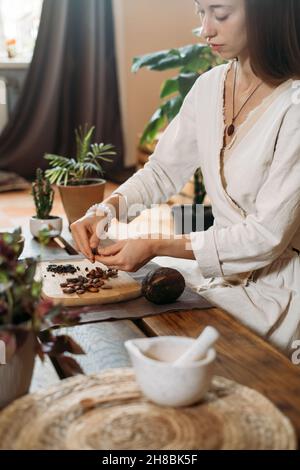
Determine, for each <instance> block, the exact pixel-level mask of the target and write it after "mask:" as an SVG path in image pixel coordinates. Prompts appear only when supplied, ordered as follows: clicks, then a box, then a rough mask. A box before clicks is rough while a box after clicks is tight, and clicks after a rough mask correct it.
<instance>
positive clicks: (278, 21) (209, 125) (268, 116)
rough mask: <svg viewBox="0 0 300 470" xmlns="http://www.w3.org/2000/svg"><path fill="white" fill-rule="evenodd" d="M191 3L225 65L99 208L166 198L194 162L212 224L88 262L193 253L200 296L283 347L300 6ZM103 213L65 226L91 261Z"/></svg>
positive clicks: (275, 1) (200, 83) (293, 317)
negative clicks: (201, 178)
mask: <svg viewBox="0 0 300 470" xmlns="http://www.w3.org/2000/svg"><path fill="white" fill-rule="evenodd" d="M196 3H197V6H198V8H199V13H200V15H201V19H202V33H203V36H204V37H205V38H206V40H207V42H208V44H210V45H211V47H212V48H213V49H214V50H215V51H216V52H218V53H219V54H220V55H221V57H222V58H223V59H226V60H228V63H227V64H226V65H221V66H219V67H215V68H214V69H213V70H211V71H209V72H208V73H206V74H204V75H202V76H201V77H200V78H199V79H198V80H197V82H196V84H195V85H194V87H193V88H192V90H191V91H190V93H189V94H188V96H187V97H186V99H185V102H184V104H183V106H182V108H181V111H180V113H179V115H178V116H177V117H176V118H175V119H174V120H173V121H172V123H171V124H170V125H169V127H168V128H167V130H166V131H165V133H164V135H163V137H162V138H161V140H160V142H159V144H158V145H157V148H156V150H155V152H154V154H153V155H152V157H151V158H150V160H149V163H148V164H146V165H145V167H144V169H142V170H140V171H139V172H137V173H136V174H135V175H134V176H133V177H132V178H130V179H129V180H128V181H127V182H126V183H125V184H123V185H122V186H121V187H120V188H119V189H118V190H117V191H116V192H115V193H113V195H112V196H111V197H110V198H108V199H107V200H106V201H105V203H106V204H110V205H111V206H112V207H113V208H115V210H116V214H117V217H119V216H120V214H119V208H120V207H121V202H122V203H124V201H125V200H126V203H127V207H129V208H130V207H131V206H132V205H133V204H134V203H142V204H145V205H146V206H148V207H149V206H150V205H151V204H154V203H160V202H164V201H166V200H167V199H168V198H169V197H170V196H171V195H173V194H176V193H178V192H179V190H180V189H181V188H182V187H183V186H184V184H185V183H186V182H187V181H188V180H189V178H190V177H191V176H192V175H193V173H194V171H195V170H196V168H198V167H199V166H200V167H201V169H202V173H203V175H204V180H205V186H206V190H207V193H208V195H209V198H210V200H211V203H212V208H213V213H214V216H215V223H214V226H213V227H211V228H210V229H209V230H207V231H205V232H198V233H191V234H190V235H188V236H183V237H181V238H176V239H172V240H153V239H147V240H145V239H139V240H123V241H119V242H117V243H116V244H114V245H113V246H112V247H109V248H106V249H99V255H98V256H96V260H98V261H100V262H103V263H105V264H106V265H107V266H115V267H118V268H119V269H122V270H125V271H134V270H136V269H138V268H139V267H141V266H142V265H143V264H145V263H146V262H147V261H148V260H150V259H151V258H153V257H154V256H170V257H174V258H186V259H190V260H196V262H194V265H196V269H195V270H194V271H193V276H194V284H197V286H198V289H197V290H198V292H201V295H203V296H204V297H205V298H207V299H208V300H209V301H211V303H212V304H214V305H216V306H219V307H221V308H223V309H225V310H226V311H228V312H230V313H231V314H232V315H234V316H235V317H237V318H238V319H239V320H241V321H242V322H243V323H245V324H246V325H247V326H249V327H250V328H252V329H254V330H255V331H256V332H258V333H259V334H261V335H263V336H264V337H266V338H268V339H269V340H270V341H272V342H273V343H275V344H276V345H277V346H278V347H280V348H282V349H283V350H286V351H287V350H289V348H292V347H293V342H294V340H297V339H300V257H299V251H300V105H299V102H300V100H299V90H298V85H300V83H299V82H297V80H298V79H299V77H300V29H299V27H298V26H299V24H300V2H299V1H294V0H264V1H263V2H262V1H261V0H218V2H215V1H214V0H197V2H196ZM216 3H217V5H216ZM107 214H109V210H108V209H107V206H106V205H104V206H103V205H100V206H99V208H98V212H97V211H96V209H95V208H92V209H91V210H90V211H88V213H87V215H86V216H85V217H83V218H82V219H80V220H79V221H77V222H76V223H75V224H73V225H72V232H73V236H74V239H75V241H76V243H77V246H78V248H79V249H80V250H81V251H82V253H84V254H85V256H87V257H88V258H90V259H92V258H93V255H92V250H91V249H92V248H93V247H95V246H97V245H98V243H99V239H98V238H97V232H96V227H97V224H99V222H101V223H102V226H103V225H104V224H105V223H106V221H107ZM98 236H99V232H98ZM187 241H189V242H190V246H191V248H192V249H190V250H189V249H187Z"/></svg>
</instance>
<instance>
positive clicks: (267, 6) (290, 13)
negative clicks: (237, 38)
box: [245, 0, 300, 85]
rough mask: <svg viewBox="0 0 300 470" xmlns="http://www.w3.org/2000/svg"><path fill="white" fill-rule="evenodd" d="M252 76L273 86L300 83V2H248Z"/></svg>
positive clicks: (286, 0)
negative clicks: (287, 82) (299, 81)
mask: <svg viewBox="0 0 300 470" xmlns="http://www.w3.org/2000/svg"><path fill="white" fill-rule="evenodd" d="M245 6H246V23H247V33H248V47H249V52H250V62H251V66H252V70H253V72H254V73H255V74H256V75H257V76H258V77H259V78H261V79H262V80H263V81H264V82H266V83H268V84H270V85H279V84H280V83H282V82H284V81H286V80H288V79H290V78H292V79H300V0H245Z"/></svg>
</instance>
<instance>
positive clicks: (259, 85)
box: [227, 61, 263, 137]
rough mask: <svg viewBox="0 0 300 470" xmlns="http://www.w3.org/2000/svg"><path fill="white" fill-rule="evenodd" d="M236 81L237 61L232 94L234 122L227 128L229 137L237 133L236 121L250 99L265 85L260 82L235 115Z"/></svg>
mask: <svg viewBox="0 0 300 470" xmlns="http://www.w3.org/2000/svg"><path fill="white" fill-rule="evenodd" d="M236 81H237V61H235V73H234V83H233V93H232V120H231V124H230V125H229V126H227V135H228V136H229V137H231V136H232V135H233V134H234V133H235V124H234V122H235V120H236V119H237V118H238V116H239V115H240V113H241V111H242V110H243V109H244V107H245V106H246V104H247V103H248V101H249V100H250V98H251V97H252V96H253V95H254V93H255V92H256V91H257V90H258V89H259V87H261V85H262V84H263V82H260V83H259V84H258V85H257V86H256V87H255V88H254V90H253V91H252V92H251V93H250V95H249V96H248V98H247V99H246V100H245V102H244V103H243V105H242V107H241V108H240V110H239V111H238V113H237V114H236V115H235V114H234V113H235V109H234V98H235V89H236Z"/></svg>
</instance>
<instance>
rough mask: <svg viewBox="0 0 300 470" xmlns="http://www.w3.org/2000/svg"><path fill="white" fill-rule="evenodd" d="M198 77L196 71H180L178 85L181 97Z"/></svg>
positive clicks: (183, 96) (184, 95)
mask: <svg viewBox="0 0 300 470" xmlns="http://www.w3.org/2000/svg"><path fill="white" fill-rule="evenodd" d="M198 78H199V74H198V73H181V74H180V75H179V77H178V87H179V92H180V95H181V97H182V98H185V97H186V95H187V94H188V93H189V91H190V90H191V88H192V86H193V85H194V83H195V82H196V80H197V79H198Z"/></svg>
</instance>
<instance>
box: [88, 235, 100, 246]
mask: <svg viewBox="0 0 300 470" xmlns="http://www.w3.org/2000/svg"><path fill="white" fill-rule="evenodd" d="M99 242H100V240H99V238H98V237H97V234H96V233H93V234H92V236H91V238H90V247H91V249H93V248H97V247H98V245H99Z"/></svg>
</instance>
